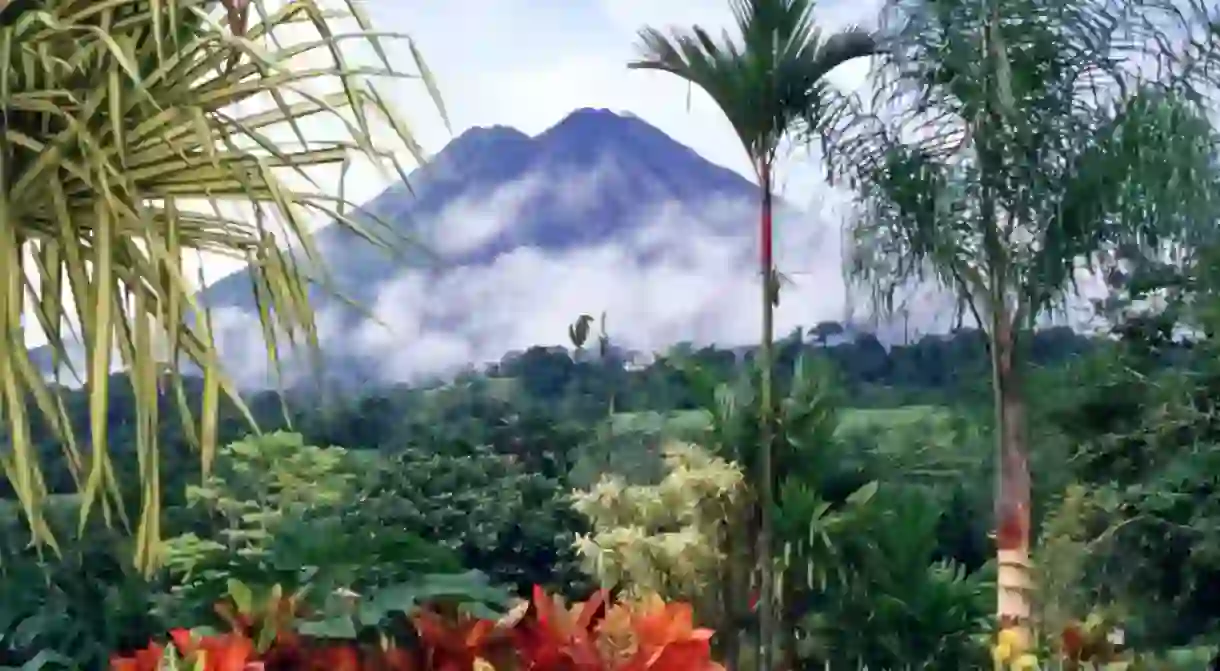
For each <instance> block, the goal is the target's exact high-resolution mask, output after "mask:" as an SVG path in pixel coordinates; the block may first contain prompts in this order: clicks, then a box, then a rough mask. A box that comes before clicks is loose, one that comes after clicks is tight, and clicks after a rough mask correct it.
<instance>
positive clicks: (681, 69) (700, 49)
mask: <svg viewBox="0 0 1220 671" xmlns="http://www.w3.org/2000/svg"><path fill="white" fill-rule="evenodd" d="M813 4H814V3H813V2H812V1H811V0H734V1H733V2H731V3H730V5H731V9H732V11H733V17H734V21H735V24H736V28H737V34H736V35H729V34H727V33H726V34H725V35H722V36H721V38H720V39H719V40H717V39H715V38H713V37H712V36H711V35H710V34H709V33H708V32H707V31H706V30H705V29H703V28H701V27H699V26H694V27H692V28H689V29H685V30H674V31H672V32H671V33H670V34H668V35H667V34H665V33H663V32H661V31H659V30H657V29H655V28H645V29H644V30H642V31H640V36H639V39H640V44H639V52H640V58H639V59H638V60H636V61H633V62H632V63H629V64H628V67H630V68H635V69H646V70H658V71H662V72H668V73H670V74H674V75H677V76H679V77H681V78H682V79H685V80H687V81H688V82H690V83H691V84H693V85H695V86H698V87H699V88H701V89H703V90H704V91H706V92H707V94H708V95H709V96H711V98H712V99H713V100H714V101H715V102H716V105H717V106H718V107H720V109H721V111H723V112H724V114H725V116H726V117H728V119H729V122H730V123H731V124H732V125H733V128H734V130H735V131H736V133H737V135H738V137H739V138H740V140H741V142H742V144H743V145H744V146H745V149H746V151H747V152H748V153H749V155H750V157H751V158H752V159H753V160H754V162H755V164H756V165H755V167H756V168H757V167H758V166H757V163H758V162H759V161H763V160H767V161H769V160H772V159H774V155H775V152H776V149H777V147H778V145H779V142H780V139H781V138H782V137H783V136H784V134H785V133H787V132H788V131H789V130H791V129H792V128H793V127H794V125H795V124H797V123H798V122H802V121H804V122H806V123H808V124H809V125H820V124H821V123H822V121H821V119H822V118H823V117H824V116H825V115H826V104H825V102H824V97H825V93H824V86H825V82H824V79H825V76H826V74H827V73H829V72H830V71H831V70H833V69H835V68H836V67H838V66H839V65H842V64H843V63H845V62H847V61H849V60H853V59H855V58H860V57H863V56H869V55H872V54H875V53H877V52H878V51H879V49H880V45H879V44H878V43H877V41H876V40H875V39H874V38H873V37H872V35H871V34H869V33H867V32H865V31H862V30H859V29H856V28H851V29H848V30H844V31H842V32H839V33H834V34H831V35H829V36H826V35H823V34H822V32H821V31H820V30H819V29H818V28H817V27H816V25H815V23H814V17H813Z"/></svg>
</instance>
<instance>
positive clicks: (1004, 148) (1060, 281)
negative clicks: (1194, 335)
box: [830, 0, 1220, 635]
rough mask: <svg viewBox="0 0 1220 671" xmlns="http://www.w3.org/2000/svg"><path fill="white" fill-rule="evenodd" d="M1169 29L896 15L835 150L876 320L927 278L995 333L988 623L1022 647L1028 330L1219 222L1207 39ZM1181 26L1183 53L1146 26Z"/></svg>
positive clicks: (991, 8)
mask: <svg viewBox="0 0 1220 671" xmlns="http://www.w3.org/2000/svg"><path fill="white" fill-rule="evenodd" d="M1176 12H1177V10H1176V9H1175V8H1174V7H1173V2H1172V0H1167V1H1166V2H1165V3H1163V4H1158V2H1157V1H1156V0H1067V1H1065V0H1003V1H1002V2H1001V1H999V0H987V1H985V2H977V1H976V0H936V1H935V2H931V1H929V0H893V1H892V2H891V3H890V5H889V7H888V10H887V11H886V14H885V15H886V17H887V18H888V19H892V22H891V21H889V20H887V22H886V23H888V24H890V25H891V26H892V34H891V35H890V36H889V39H892V40H893V42H892V44H891V45H890V46H891V48H890V49H889V51H888V54H889V55H888V56H887V58H886V59H884V60H885V62H884V63H883V64H882V65H881V66H880V67H879V68H878V72H877V73H876V75H877V76H876V79H875V81H876V84H877V88H878V94H877V95H876V96H875V97H874V100H875V101H877V102H878V108H877V110H874V111H873V112H871V113H868V114H864V113H861V114H858V115H856V116H855V117H854V118H853V119H851V120H850V123H847V124H846V125H844V126H843V127H841V128H839V129H838V130H837V131H835V132H833V133H831V135H832V136H833V137H832V138H831V142H830V145H831V146H832V147H834V148H835V151H834V152H833V153H832V154H831V158H832V164H833V166H832V167H833V168H834V169H833V170H832V174H835V175H838V176H842V177H846V178H847V179H849V180H850V181H851V182H852V184H853V185H854V186H855V187H856V188H857V189H858V191H859V195H860V198H861V204H862V207H861V212H860V218H859V220H858V221H857V222H856V224H855V229H854V239H855V243H856V254H857V257H856V259H855V262H856V270H857V271H858V272H859V273H861V274H862V275H863V276H864V278H865V279H867V280H870V281H871V282H872V283H873V284H874V285H875V286H876V287H877V288H878V289H879V290H880V293H879V295H878V298H880V299H882V301H883V306H885V305H889V306H892V305H893V297H894V292H895V291H896V290H899V289H903V288H905V287H909V286H910V284H909V283H910V282H911V281H912V280H932V281H935V282H938V283H940V284H941V285H943V286H946V287H948V288H950V289H951V291H952V292H953V293H954V294H955V295H956V296H957V297H958V298H959V300H961V301H962V303H963V305H964V306H965V307H966V308H968V309H969V310H970V311H971V312H972V316H973V317H974V319H975V320H976V321H977V322H978V324H979V326H980V328H982V329H983V330H984V331H985V332H986V334H987V339H988V349H989V354H990V357H991V362H992V382H993V399H994V408H995V423H996V424H995V431H996V444H997V447H996V449H997V460H996V463H997V472H998V477H997V491H996V534H995V537H996V548H997V560H998V564H999V576H998V581H997V582H998V585H997V586H998V590H997V611H998V614H999V616H1000V621H1001V622H1003V623H1005V624H1006V625H1008V626H1013V627H1016V628H1017V630H1018V631H1020V632H1022V633H1024V634H1026V635H1028V633H1029V632H1028V626H1027V623H1028V622H1029V620H1030V618H1031V615H1032V613H1031V605H1030V599H1029V590H1030V589H1032V585H1031V583H1030V571H1029V568H1030V567H1029V561H1030V559H1029V550H1030V547H1029V546H1030V515H1031V503H1030V489H1031V485H1030V468H1029V450H1028V445H1027V443H1026V427H1025V415H1026V396H1025V394H1026V392H1025V390H1024V388H1023V386H1022V378H1023V375H1022V371H1023V362H1022V361H1021V358H1020V352H1021V348H1020V344H1021V340H1022V338H1023V337H1024V335H1023V333H1025V332H1028V330H1029V329H1031V328H1033V326H1034V323H1035V320H1036V319H1037V318H1038V317H1040V316H1041V315H1043V314H1045V313H1046V312H1047V311H1048V310H1051V309H1053V308H1054V307H1056V306H1058V305H1060V304H1061V303H1062V301H1063V300H1064V299H1065V298H1066V296H1067V295H1068V294H1069V293H1070V291H1071V289H1072V288H1073V287H1074V286H1075V280H1074V277H1075V274H1076V273H1077V272H1078V271H1079V270H1081V269H1083V268H1092V269H1099V266H1100V265H1101V264H1103V263H1104V262H1105V259H1106V258H1108V257H1112V256H1113V254H1114V253H1117V252H1120V251H1121V252H1122V253H1132V252H1135V253H1140V254H1147V255H1157V254H1160V253H1163V251H1164V249H1165V245H1166V244H1170V243H1172V244H1178V245H1181V244H1182V243H1189V242H1190V241H1191V239H1192V237H1193V236H1195V235H1198V234H1199V233H1200V232H1201V231H1206V230H1209V229H1211V228H1212V227H1214V224H1215V221H1216V217H1217V215H1220V210H1218V209H1217V201H1216V199H1215V197H1214V194H1215V193H1216V189H1217V187H1218V186H1220V174H1218V173H1217V166H1216V164H1215V156H1216V149H1217V146H1218V138H1217V135H1216V133H1215V132H1214V130H1213V128H1212V126H1211V124H1210V123H1209V122H1208V120H1207V119H1208V116H1207V114H1208V111H1207V110H1206V109H1205V108H1204V107H1203V106H1202V105H1201V104H1199V103H1198V102H1196V101H1198V100H1199V98H1198V97H1197V96H1196V95H1195V93H1196V89H1199V88H1201V87H1203V86H1205V85H1206V82H1204V81H1203V80H1202V77H1204V76H1206V72H1207V71H1208V70H1209V68H1207V67H1196V66H1197V65H1200V64H1203V63H1205V62H1207V61H1208V59H1210V58H1214V54H1208V53H1206V49H1207V48H1208V47H1207V45H1206V44H1205V43H1204V42H1202V41H1196V42H1195V43H1193V44H1190V43H1189V41H1185V40H1181V39H1180V38H1181V36H1182V35H1184V34H1186V33H1185V31H1187V30H1196V31H1197V30H1198V28H1199V27H1200V26H1198V25H1195V24H1193V23H1191V22H1190V21H1189V20H1188V21H1187V22H1185V23H1182V22H1181V18H1182V17H1185V16H1186V15H1184V14H1176ZM1175 16H1176V17H1179V19H1178V21H1179V22H1178V23H1175V24H1174V25H1175V28H1174V32H1176V33H1177V38H1176V39H1175V38H1170V37H1169V36H1168V35H1165V34H1162V33H1161V29H1160V28H1158V27H1157V26H1158V25H1160V26H1164V25H1166V23H1165V22H1166V21H1170V19H1171V17H1175ZM1161 19H1164V21H1161ZM1168 45H1183V46H1182V47H1181V48H1182V49H1184V51H1171V50H1170V46H1168ZM1150 64H1152V65H1160V66H1163V67H1151V68H1150V67H1148V66H1149V65H1150ZM1141 69H1142V70H1141ZM1154 72H1155V73H1156V76H1152V75H1153V73H1154Z"/></svg>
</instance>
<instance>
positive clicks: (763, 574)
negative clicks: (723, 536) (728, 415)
mask: <svg viewBox="0 0 1220 671" xmlns="http://www.w3.org/2000/svg"><path fill="white" fill-rule="evenodd" d="M758 172H759V182H760V184H759V185H760V186H761V187H762V220H761V222H760V225H759V228H760V231H759V233H760V235H759V247H760V249H761V252H760V259H759V261H760V272H761V275H762V277H761V279H762V303H763V304H762V309H763V313H762V331H763V332H762V348H761V357H762V361H761V362H760V364H761V366H762V382H761V387H762V388H761V389H760V390H759V392H760V395H761V398H760V401H761V403H760V408H759V440H760V441H761V444H760V445H759V448H760V451H759V465H758V478H759V483H758V504H759V507H760V510H759V513H760V528H759V533H758V552H757V557H758V561H759V562H760V566H759V583H760V585H759V596H758V639H759V640H758V644H759V657H758V668H759V669H760V670H761V671H771V670H772V668H773V666H772V664H771V657H772V654H771V653H772V644H773V643H774V641H775V610H774V608H775V595H774V589H775V577H774V575H772V573H773V565H772V563H771V547H772V539H771V535H772V529H771V509H772V508H773V507H774V505H775V491H774V487H775V482H774V478H773V477H772V473H771V466H772V464H771V460H772V456H773V455H772V453H771V452H772V449H773V448H774V446H775V440H774V437H773V432H772V429H773V428H774V424H773V417H772V415H773V410H774V407H773V402H774V401H773V398H772V397H773V395H774V390H773V389H772V384H773V382H772V370H771V368H772V366H773V365H774V364H773V361H772V359H773V356H772V351H771V350H772V340H773V339H774V331H775V326H774V323H773V321H774V308H775V306H774V302H773V301H774V278H775V273H774V270H775V263H774V258H773V254H772V244H773V242H774V241H773V236H772V230H771V223H772V222H771V164H770V163H769V162H768V161H767V160H765V159H764V160H763V161H762V162H761V165H760V166H759V171H758Z"/></svg>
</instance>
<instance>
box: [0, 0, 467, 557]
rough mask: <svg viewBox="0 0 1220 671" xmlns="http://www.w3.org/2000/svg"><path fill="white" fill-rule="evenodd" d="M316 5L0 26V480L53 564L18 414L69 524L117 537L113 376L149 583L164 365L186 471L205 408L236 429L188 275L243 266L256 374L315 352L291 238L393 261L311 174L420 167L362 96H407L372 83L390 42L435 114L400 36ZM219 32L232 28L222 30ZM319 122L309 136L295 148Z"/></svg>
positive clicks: (65, 9)
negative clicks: (197, 400) (290, 350)
mask: <svg viewBox="0 0 1220 671" xmlns="http://www.w3.org/2000/svg"><path fill="white" fill-rule="evenodd" d="M321 1H322V0H280V1H279V2H278V3H277V4H276V5H274V6H272V5H271V4H270V3H267V4H264V1H263V0H224V2H217V1H216V0H42V1H41V2H23V1H22V0H18V1H17V2H14V3H12V4H9V5H8V7H7V8H5V11H4V12H3V13H2V14H0V65H2V69H0V101H2V104H3V108H2V109H0V124H2V128H0V187H2V188H0V337H3V341H2V343H0V383H2V385H3V388H2V389H0V410H2V411H3V415H4V424H3V425H2V426H0V429H3V430H5V431H6V433H7V434H8V443H9V445H10V449H9V450H8V451H7V452H5V453H4V454H3V455H2V456H0V464H2V466H3V468H4V470H5V474H6V475H7V477H8V478H9V480H10V481H11V482H12V485H13V487H14V489H15V491H16V492H17V495H18V497H19V498H20V500H21V504H22V508H23V510H24V513H25V515H26V516H27V517H28V519H29V522H30V525H31V528H32V530H33V531H34V532H35V534H36V536H37V537H38V538H41V539H43V540H47V541H50V542H51V543H54V539H53V538H52V534H51V533H50V529H49V528H48V527H47V525H46V523H45V521H44V519H43V516H42V513H41V502H42V499H43V497H44V495H45V493H46V486H45V484H44V482H43V478H42V474H41V469H40V465H39V458H38V455H37V454H36V452H35V450H34V447H33V444H32V439H31V436H30V428H29V427H30V421H31V419H32V418H33V417H34V416H35V415H42V416H43V417H45V419H46V421H47V423H48V424H49V425H50V427H51V428H52V429H53V430H54V431H55V432H56V434H57V436H58V437H59V438H60V440H61V443H62V445H63V447H64V450H65V451H66V453H67V462H68V464H69V465H70V468H71V470H72V475H73V477H74V478H75V479H76V482H77V484H78V486H79V487H80V488H81V491H82V493H83V505H82V512H81V520H82V524H83V522H84V520H85V518H86V517H87V516H88V515H89V514H90V511H91V510H97V509H100V510H101V511H102V512H103V513H104V514H105V515H106V517H107V519H110V516H111V515H112V514H118V515H120V516H121V515H122V507H121V506H120V505H119V501H120V497H119V483H118V482H116V477H115V475H114V469H113V468H112V467H111V465H110V459H109V458H108V446H107V441H106V435H107V414H108V408H107V405H108V398H107V397H108V388H107V387H108V384H109V381H110V373H111V371H112V370H113V369H115V368H122V369H123V370H125V371H126V372H127V373H128V378H129V380H130V383H131V385H132V390H133V392H134V395H135V398H136V401H137V406H138V407H137V409H136V417H137V425H138V426H137V436H138V439H137V442H138V445H137V453H138V456H139V469H140V474H141V481H142V487H143V492H142V500H143V506H142V512H141V518H140V520H139V523H138V527H137V528H138V531H137V537H138V543H137V546H138V547H139V550H138V554H137V563H138V564H140V565H142V566H144V567H151V566H153V565H155V563H156V560H157V557H156V548H157V546H158V540H159V538H158V537H159V533H158V518H159V511H158V500H159V498H160V492H159V485H158V480H157V473H158V467H157V461H158V457H157V453H158V450H157V438H156V436H157V431H156V427H157V424H158V421H159V417H158V394H159V393H161V386H160V382H161V380H162V376H163V375H162V374H163V373H164V371H165V367H166V365H167V364H168V365H169V368H170V369H171V370H174V371H176V370H178V367H179V365H181V364H183V363H186V362H191V363H193V364H194V365H196V366H198V367H199V368H200V369H201V370H202V371H203V377H204V394H203V401H202V407H199V408H197V412H192V411H191V410H190V409H189V408H188V407H187V403H186V395H185V391H184V388H183V386H182V384H181V382H180V381H177V382H176V384H175V385H174V389H173V391H172V392H171V393H172V394H173V395H174V396H175V397H176V398H177V403H178V406H179V414H181V415H182V417H183V418H184V423H185V424H186V425H187V431H186V433H187V435H188V436H189V437H190V438H191V440H192V442H194V443H196V444H197V446H198V447H199V449H200V454H201V457H202V462H203V467H204V470H205V472H206V471H207V469H208V468H209V467H210V464H211V461H212V458H213V455H214V451H215V445H216V432H217V420H216V416H217V408H218V404H219V403H220V399H221V398H222V397H223V396H226V395H227V396H229V397H231V398H232V399H233V401H234V402H235V403H236V404H237V405H238V407H239V408H241V409H243V411H244V405H242V404H241V401H240V399H239V398H238V397H237V393H236V389H235V388H234V387H233V385H232V384H231V382H230V381H229V380H228V379H227V378H226V377H225V375H224V373H223V370H222V366H221V365H220V361H219V360H218V354H217V350H216V347H215V344H214V340H213V334H212V332H211V330H210V329H209V320H208V316H207V313H206V311H205V310H204V309H203V308H202V307H201V306H200V305H199V304H197V303H196V301H195V298H194V293H195V291H196V290H197V289H198V280H197V278H196V277H195V272H194V271H192V270H190V268H191V266H190V265H189V264H188V260H189V259H192V258H194V255H196V254H197V253H203V254H213V255H224V256H227V257H230V258H233V259H237V260H240V261H243V262H246V263H248V264H250V267H251V268H252V270H253V272H252V277H253V287H252V290H253V292H254V295H255V298H256V302H257V304H258V306H259V311H260V315H259V318H260V321H261V322H262V326H263V333H264V335H265V337H266V339H267V343H268V357H269V358H270V360H271V362H272V364H273V366H274V367H276V368H277V369H278V356H279V355H278V351H279V349H280V346H294V345H302V346H305V347H308V348H316V346H317V333H316V330H315V328H314V315H313V312H312V311H311V308H310V305H309V300H308V298H307V291H306V289H307V285H308V283H309V282H310V281H311V279H317V278H311V277H309V274H311V273H312V272H313V271H315V270H317V269H318V268H320V267H321V264H320V259H319V258H318V255H317V250H316V249H315V246H314V243H313V240H312V237H311V233H310V230H311V227H312V225H313V220H317V219H319V218H324V219H328V220H329V219H333V220H336V221H338V222H339V223H340V225H343V226H346V227H348V228H350V229H352V230H354V231H356V232H358V233H359V234H360V235H362V236H364V237H366V238H367V239H369V240H370V241H372V242H374V243H376V244H381V245H389V244H391V243H392V242H393V238H391V237H389V236H387V235H386V234H385V231H384V230H382V231H380V232H379V230H377V227H375V226H373V225H370V224H369V223H368V220H367V218H366V219H364V222H365V223H364V224H363V225H362V224H361V223H358V222H357V221H355V220H353V219H351V218H350V217H349V216H348V215H347V214H346V212H347V208H346V207H345V203H343V199H342V197H341V196H335V195H334V194H329V193H327V192H326V191H325V190H324V189H323V188H321V187H319V186H318V185H317V182H318V181H319V180H318V179H317V178H318V175H317V174H316V171H315V169H317V168H319V167H321V168H326V167H327V166H331V169H334V170H346V166H347V165H348V163H349V162H350V161H351V160H352V159H353V157H358V156H360V155H363V156H364V157H366V158H368V159H371V160H373V161H374V162H376V163H378V164H381V165H392V166H394V167H395V168H397V169H398V174H402V172H403V171H402V169H401V168H399V159H400V158H402V157H403V155H404V154H413V155H414V158H416V159H417V160H418V159H421V158H422V157H421V155H420V154H421V151H420V149H419V147H418V145H417V143H416V142H415V141H414V140H413V139H412V137H411V135H410V132H409V131H408V128H407V126H406V124H405V123H403V122H402V121H401V120H400V119H398V118H397V117H396V116H395V115H394V114H393V113H391V111H390V110H389V109H387V108H386V105H385V103H384V102H383V99H382V98H381V97H380V96H379V95H378V93H377V91H376V90H375V88H373V84H372V81H373V80H374V79H376V78H378V77H381V76H407V75H404V74H402V73H399V72H396V71H394V69H393V68H392V67H391V66H390V63H389V59H388V57H387V54H386V51H385V50H386V48H388V46H387V45H388V43H389V42H390V41H392V40H394V39H400V40H404V41H405V42H406V44H407V46H408V49H409V52H410V54H411V55H412V57H414V58H415V59H416V63H417V65H418V68H417V71H416V73H415V75H414V76H415V77H417V78H419V79H422V80H423V83H424V84H425V86H426V89H427V91H428V93H429V94H431V95H432V97H433V98H434V100H436V102H437V104H438V107H439V99H438V97H437V94H436V87H435V86H434V85H433V83H432V81H431V77H430V76H429V75H428V70H427V69H426V67H424V66H423V64H422V61H421V60H420V59H419V55H418V52H417V51H416V50H415V47H414V45H413V44H410V43H409V40H406V39H405V36H404V37H398V36H394V35H384V34H378V33H375V32H373V30H372V29H371V28H370V26H369V23H368V21H367V19H366V18H365V17H364V16H363V14H362V13H361V11H360V10H359V8H358V7H356V6H355V5H354V4H352V2H353V1H354V0H340V1H341V2H343V3H345V6H344V8H343V9H344V13H343V14H342V15H340V13H337V12H336V11H335V9H334V7H323V6H321V5H320V4H319V3H320V2H321ZM222 5H223V6H222ZM250 9H253V12H250V11H249V10H250ZM230 18H232V20H233V21H235V22H239V23H240V25H234V26H232V27H230V26H229V19H230ZM247 22H248V25H247ZM344 25H351V26H352V28H351V29H343V30H341V28H342V27H343V26H344ZM277 38H278V39H277ZM289 38H292V39H289ZM352 43H362V44H363V45H366V46H367V47H368V49H367V51H368V52H369V53H372V54H374V55H376V56H377V58H376V59H364V60H365V61H371V62H373V64H372V65H369V64H368V63H366V62H361V63H356V62H354V59H352V58H350V57H349V55H350V54H351V49H350V46H349V45H351V44H352ZM439 109H440V111H441V114H442V116H443V114H444V109H443V107H440V108H439ZM320 120H325V121H324V124H325V125H326V128H328V129H329V130H328V131H327V132H328V134H329V137H328V139H325V140H319V139H311V138H310V137H309V133H310V131H311V130H316V128H319V127H320V126H319V122H320ZM375 127H377V128H389V129H391V130H392V131H393V132H392V135H393V138H392V142H391V141H387V140H386V139H384V138H380V137H379V139H378V141H377V142H374V130H373V129H374V128H375ZM333 181H334V180H333V178H332V179H331V180H330V182H331V183H333ZM234 207H238V208H239V210H240V209H244V210H246V212H245V213H244V214H243V213H241V212H237V213H235V212H234V211H233V208H234ZM374 223H376V222H374ZM289 250H291V251H289ZM306 267H308V268H311V269H313V270H311V271H310V273H307V272H306V271H305V268H306ZM29 305H32V306H33V309H32V310H29V311H25V310H23V307H28V306H29ZM23 313H24V318H23ZM35 325H37V326H38V327H40V328H41V330H42V331H43V332H44V333H45V335H46V338H47V340H48V344H49V346H50V347H51V348H52V350H53V351H54V352H55V353H56V354H57V357H58V358H59V359H62V360H67V359H68V356H67V355H68V352H69V348H70V346H71V344H72V342H73V341H74V340H76V339H79V342H80V343H81V344H83V346H84V350H85V365H84V367H83V369H82V370H74V371H73V372H74V373H76V374H77V375H78V377H79V379H80V380H81V381H83V383H84V384H85V386H86V388H87V389H88V391H89V398H90V408H89V410H90V426H89V427H88V431H87V434H86V435H74V432H73V427H72V426H71V425H70V424H69V422H68V418H67V414H66V412H65V410H64V409H63V406H62V404H61V403H60V401H59V398H58V396H57V385H53V384H51V383H50V382H48V381H47V380H45V379H44V377H43V374H42V373H41V372H40V371H39V370H37V369H36V367H35V366H34V365H33V363H32V362H31V360H30V357H29V355H28V354H27V350H26V346H25V336H26V329H28V328H33V327H34V326H35ZM171 379H176V375H171ZM245 414H246V416H247V418H249V413H248V412H246V413H245ZM251 421H252V420H251ZM124 521H126V520H124Z"/></svg>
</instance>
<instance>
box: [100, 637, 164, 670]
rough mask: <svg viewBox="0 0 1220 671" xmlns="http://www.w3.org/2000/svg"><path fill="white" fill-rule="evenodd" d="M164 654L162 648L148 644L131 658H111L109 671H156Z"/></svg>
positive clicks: (155, 644) (154, 644)
mask: <svg viewBox="0 0 1220 671" xmlns="http://www.w3.org/2000/svg"><path fill="white" fill-rule="evenodd" d="M164 654H165V648H164V646H161V645H159V644H157V643H149V644H148V647H146V648H144V649H143V650H137V651H136V652H135V654H133V655H132V656H131V657H117V656H116V657H111V658H110V670H111V671H157V667H159V666H160V665H161V657H162V656H164Z"/></svg>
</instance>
